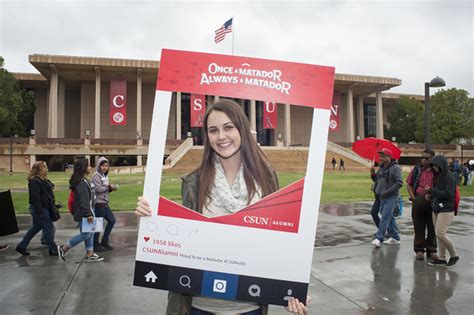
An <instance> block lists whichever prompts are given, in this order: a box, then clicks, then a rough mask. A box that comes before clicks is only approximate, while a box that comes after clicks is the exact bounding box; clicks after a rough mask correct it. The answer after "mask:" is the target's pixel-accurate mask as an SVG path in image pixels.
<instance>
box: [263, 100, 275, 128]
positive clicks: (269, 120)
mask: <svg viewBox="0 0 474 315" xmlns="http://www.w3.org/2000/svg"><path fill="white" fill-rule="evenodd" d="M277 107H278V104H277V103H275V102H263V129H276V128H277V127H278V112H277Z"/></svg>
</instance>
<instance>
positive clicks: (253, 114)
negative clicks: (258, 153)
mask: <svg viewBox="0 0 474 315" xmlns="http://www.w3.org/2000/svg"><path fill="white" fill-rule="evenodd" d="M249 120H250V129H252V130H254V131H257V105H256V102H255V100H250V117H249Z"/></svg>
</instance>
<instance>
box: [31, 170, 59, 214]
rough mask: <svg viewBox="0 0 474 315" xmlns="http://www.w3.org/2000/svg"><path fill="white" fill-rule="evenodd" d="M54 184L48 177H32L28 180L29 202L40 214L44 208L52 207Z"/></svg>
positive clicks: (50, 208) (49, 208)
mask: <svg viewBox="0 0 474 315" xmlns="http://www.w3.org/2000/svg"><path fill="white" fill-rule="evenodd" d="M53 188H54V184H53V183H52V182H51V181H49V180H48V179H46V180H43V179H41V178H39V177H33V178H32V179H30V180H29V181H28V192H29V203H30V205H31V206H32V207H33V210H34V211H35V212H36V213H37V214H38V215H40V216H41V215H42V214H43V210H42V209H44V208H46V209H48V210H52V209H53V207H54V193H53Z"/></svg>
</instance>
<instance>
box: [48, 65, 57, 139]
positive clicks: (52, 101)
mask: <svg viewBox="0 0 474 315" xmlns="http://www.w3.org/2000/svg"><path fill="white" fill-rule="evenodd" d="M50 68H51V81H50V83H49V104H48V138H57V137H58V70H57V69H56V66H55V65H53V64H52V65H50Z"/></svg>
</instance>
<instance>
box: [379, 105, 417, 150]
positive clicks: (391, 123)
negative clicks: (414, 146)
mask: <svg viewBox="0 0 474 315" xmlns="http://www.w3.org/2000/svg"><path fill="white" fill-rule="evenodd" d="M423 110H424V109H423V104H422V103H421V102H419V101H417V100H414V99H412V98H409V97H407V96H400V98H399V99H398V101H397V104H396V106H395V109H394V110H393V111H391V112H390V113H389V114H388V116H387V123H388V124H387V125H385V132H384V134H385V137H386V138H387V139H389V140H391V139H392V137H395V138H396V139H397V142H402V143H408V142H411V141H414V142H423Z"/></svg>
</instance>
